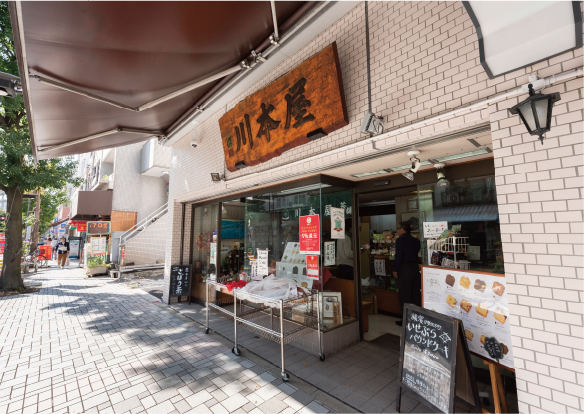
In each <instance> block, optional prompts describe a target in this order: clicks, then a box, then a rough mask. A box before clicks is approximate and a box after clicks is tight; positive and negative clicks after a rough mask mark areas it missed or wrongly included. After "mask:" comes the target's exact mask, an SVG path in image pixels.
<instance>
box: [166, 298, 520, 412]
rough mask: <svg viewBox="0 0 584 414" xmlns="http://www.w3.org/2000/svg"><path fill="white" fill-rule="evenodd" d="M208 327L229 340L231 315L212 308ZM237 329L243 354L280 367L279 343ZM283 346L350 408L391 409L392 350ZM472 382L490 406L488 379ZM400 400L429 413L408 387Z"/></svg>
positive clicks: (364, 345) (290, 368) (299, 370)
mask: <svg viewBox="0 0 584 414" xmlns="http://www.w3.org/2000/svg"><path fill="white" fill-rule="evenodd" d="M171 306H172V307H173V308H174V309H176V310H178V311H179V312H181V313H183V314H185V315H186V316H188V317H189V318H191V319H193V320H195V321H198V322H199V323H202V324H204V323H205V317H206V311H205V308H204V307H203V306H200V305H198V304H194V303H193V304H191V305H188V304H186V303H173V304H172V305H171ZM209 326H210V328H211V329H212V330H214V331H215V332H216V333H215V334H213V333H212V334H211V336H214V337H216V336H217V334H219V335H221V336H223V337H225V338H226V339H228V340H229V341H233V339H234V335H233V320H229V319H227V318H226V317H224V316H222V315H221V314H217V313H214V312H211V313H210V315H209ZM237 332H238V335H237V340H238V344H239V345H240V347H243V349H244V351H243V355H246V356H247V355H249V354H250V353H255V354H257V355H260V356H261V357H263V358H265V359H267V360H268V361H270V362H271V363H273V364H274V365H276V366H277V367H280V364H281V353H280V352H281V351H280V345H279V344H276V343H275V342H271V341H269V340H266V339H263V338H260V337H259V336H257V335H256V334H254V333H252V332H249V331H247V330H245V329H239V328H238V330H237ZM228 345H230V346H233V342H230V343H229V342H228ZM284 349H285V351H284V355H285V362H286V371H287V372H288V373H290V374H292V375H293V376H294V377H298V378H300V379H303V380H304V381H306V382H308V383H310V384H312V385H314V386H316V387H318V388H319V389H321V390H322V391H324V392H326V393H328V394H330V395H332V396H334V397H335V398H337V399H338V400H340V401H342V402H344V403H346V404H347V405H349V406H350V407H351V409H352V411H353V412H356V411H361V412H365V413H386V412H393V413H394V412H395V405H396V404H395V403H396V399H397V373H398V362H399V355H398V354H397V353H394V352H392V351H390V350H387V349H384V348H380V347H378V346H376V345H373V344H371V343H370V342H366V341H363V342H360V343H358V344H356V345H353V346H351V347H349V348H347V349H345V350H343V351H341V352H339V353H337V354H335V355H328V356H327V357H326V359H325V361H324V362H321V361H319V359H318V357H317V356H314V355H310V354H309V353H307V352H305V351H303V350H301V349H298V348H295V347H294V346H292V345H286V346H285V348H284ZM477 385H478V388H479V391H483V392H487V393H489V399H490V401H491V406H490V407H489V406H488V407H485V408H486V409H491V410H492V409H493V406H492V401H493V398H492V392H490V384H486V383H481V382H478V384H477ZM401 403H402V407H401V411H402V412H413V413H423V412H428V408H426V406H424V405H423V404H421V403H419V401H418V400H417V399H416V398H413V396H412V394H411V393H410V392H405V393H404V394H402V400H401ZM507 403H508V406H509V410H510V412H517V411H518V407H517V395H516V394H511V393H507ZM456 411H457V412H472V408H471V406H470V405H468V404H466V403H464V402H459V403H457V405H456Z"/></svg>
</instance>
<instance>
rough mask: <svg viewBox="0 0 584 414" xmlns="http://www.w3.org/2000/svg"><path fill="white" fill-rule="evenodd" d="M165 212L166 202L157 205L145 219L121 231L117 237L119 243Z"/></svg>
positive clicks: (123, 242)
mask: <svg viewBox="0 0 584 414" xmlns="http://www.w3.org/2000/svg"><path fill="white" fill-rule="evenodd" d="M167 212H168V203H166V204H163V205H162V206H161V207H159V208H158V209H157V210H155V211H154V212H153V213H151V214H150V215H149V216H147V217H146V218H145V219H143V220H142V221H140V222H139V223H137V224H135V225H134V226H132V228H130V229H129V230H127V231H126V232H125V233H123V234H122V235H121V236H120V237H118V239H119V244H120V245H122V244H125V243H126V242H127V241H128V240H129V239H130V238H132V237H133V235H134V233H138V232H140V231H142V230H144V229H146V228H147V227H148V226H150V224H151V223H152V220H153V219H155V218H156V219H158V218H160V217H161V216H162V215H164V214H166V213H167ZM131 236H132V237H131Z"/></svg>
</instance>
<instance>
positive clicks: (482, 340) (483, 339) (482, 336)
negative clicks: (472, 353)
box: [479, 335, 486, 345]
mask: <svg viewBox="0 0 584 414" xmlns="http://www.w3.org/2000/svg"><path fill="white" fill-rule="evenodd" d="M485 338H486V336H485V335H481V338H480V339H479V341H481V344H483V345H484V344H485Z"/></svg>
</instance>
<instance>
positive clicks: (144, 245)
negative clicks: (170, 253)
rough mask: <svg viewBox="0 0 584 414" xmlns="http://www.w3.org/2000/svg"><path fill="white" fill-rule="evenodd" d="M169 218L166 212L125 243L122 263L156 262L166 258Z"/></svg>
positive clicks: (144, 263)
mask: <svg viewBox="0 0 584 414" xmlns="http://www.w3.org/2000/svg"><path fill="white" fill-rule="evenodd" d="M169 223H170V219H169V217H168V214H166V215H164V216H162V217H161V218H160V219H158V220H156V222H154V223H153V224H152V225H150V226H148V227H147V228H146V229H145V230H143V231H142V232H140V234H138V235H137V236H136V237H134V238H132V239H130V240H129V241H128V242H127V243H126V250H125V254H126V256H125V258H124V263H126V264H127V263H134V264H135V265H146V264H156V263H157V261H158V260H161V261H163V262H164V260H165V259H166V256H165V253H166V236H167V231H166V229H167V228H168V225H169Z"/></svg>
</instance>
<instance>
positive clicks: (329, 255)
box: [324, 241, 336, 266]
mask: <svg viewBox="0 0 584 414" xmlns="http://www.w3.org/2000/svg"><path fill="white" fill-rule="evenodd" d="M335 264H336V251H335V242H334V241H329V242H324V265H325V266H334V265H335Z"/></svg>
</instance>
